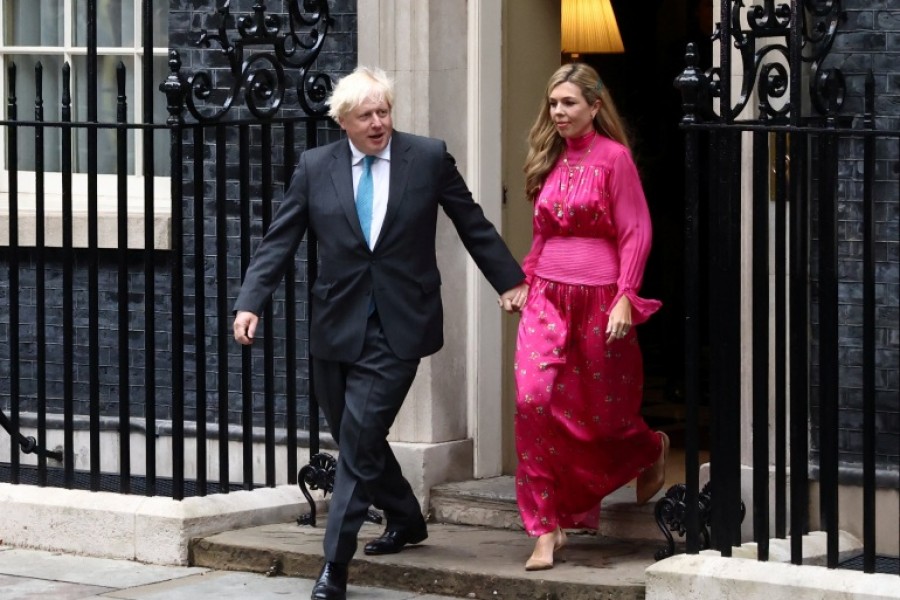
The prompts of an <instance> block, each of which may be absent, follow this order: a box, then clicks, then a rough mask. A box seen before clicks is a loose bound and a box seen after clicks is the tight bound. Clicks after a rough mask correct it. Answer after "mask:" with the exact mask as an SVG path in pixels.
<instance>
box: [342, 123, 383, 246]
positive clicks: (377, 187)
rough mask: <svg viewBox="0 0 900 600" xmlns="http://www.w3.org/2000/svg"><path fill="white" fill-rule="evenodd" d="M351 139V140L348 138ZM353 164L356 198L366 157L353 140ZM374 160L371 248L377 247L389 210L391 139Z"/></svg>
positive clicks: (354, 193) (351, 147)
mask: <svg viewBox="0 0 900 600" xmlns="http://www.w3.org/2000/svg"><path fill="white" fill-rule="evenodd" d="M348 141H349V140H348ZM350 154H351V158H350V160H351V164H352V166H353V198H356V190H357V189H358V188H359V178H360V177H362V173H363V159H364V158H365V157H366V155H365V154H363V153H362V152H361V151H360V150H359V149H358V148H357V147H356V146H354V145H353V142H350ZM375 156H376V159H375V161H374V162H372V184H373V185H372V188H373V192H374V193H373V196H372V231H371V232H370V235H369V248H374V247H375V242H377V241H378V236H379V234H380V233H381V226H382V225H384V215H385V213H386V212H387V202H388V191H389V187H390V186H389V183H390V179H391V140H388V143H387V146H385V148H384V150H382V151H381V152H379V153H378V154H376V155H375Z"/></svg>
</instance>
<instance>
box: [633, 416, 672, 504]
mask: <svg viewBox="0 0 900 600" xmlns="http://www.w3.org/2000/svg"><path fill="white" fill-rule="evenodd" d="M656 433H657V435H659V437H660V440H662V450H661V451H660V453H659V458H657V459H656V462H655V463H653V466H652V467H650V468H649V469H647V470H646V471H644V472H643V473H641V474H640V475H639V476H638V480H637V489H636V490H635V491H636V495H637V504H638V506H641V505H643V504H647V502H649V501H650V498H652V497H653V496H655V495H656V493H657V492H658V491H659V490H661V489H662V486H663V485H664V484H665V483H666V458H667V457H668V455H669V436H668V435H666V434H665V433H663V432H662V431H657V432H656Z"/></svg>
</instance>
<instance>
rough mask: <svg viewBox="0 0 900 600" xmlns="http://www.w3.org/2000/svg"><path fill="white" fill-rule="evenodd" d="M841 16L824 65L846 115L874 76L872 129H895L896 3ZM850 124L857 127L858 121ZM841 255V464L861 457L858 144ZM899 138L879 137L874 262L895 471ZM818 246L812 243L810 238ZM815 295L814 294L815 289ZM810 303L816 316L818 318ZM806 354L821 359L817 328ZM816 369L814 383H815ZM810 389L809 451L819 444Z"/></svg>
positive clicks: (846, 148) (844, 180) (844, 193)
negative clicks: (840, 80)
mask: <svg viewBox="0 0 900 600" xmlns="http://www.w3.org/2000/svg"><path fill="white" fill-rule="evenodd" d="M844 8H845V11H846V17H847V18H846V22H844V23H842V24H841V26H840V27H839V33H838V36H837V39H836V40H835V43H834V47H833V49H832V51H831V53H830V55H829V58H828V59H827V61H826V63H825V67H832V66H833V67H838V68H840V69H841V70H842V71H843V73H844V76H845V77H846V82H847V99H846V104H845V108H844V111H843V112H844V114H846V115H854V116H855V115H861V114H863V111H864V98H863V93H864V89H865V88H864V86H865V76H866V74H867V73H868V71H869V70H871V71H872V73H873V74H874V77H875V93H876V99H875V114H876V116H877V118H876V127H877V128H878V129H880V130H894V131H897V130H898V129H900V6H898V5H897V2H896V1H895V0H845V2H844ZM855 124H856V125H857V126H861V123H860V122H859V119H858V118H857V119H855ZM839 152H840V157H841V162H840V175H839V177H840V180H839V185H838V202H839V205H838V232H839V233H838V235H839V244H838V260H839V275H840V284H839V291H838V294H839V305H840V306H839V311H840V319H841V321H840V322H841V326H840V333H839V335H840V372H839V377H840V391H839V401H840V406H841V410H840V432H839V446H840V457H841V461H842V463H846V464H847V465H849V466H853V465H858V464H860V463H861V462H862V419H863V414H862V369H861V366H862V280H863V262H862V253H863V245H862V240H863V225H862V214H863V207H862V196H863V182H862V173H863V164H862V142H861V140H860V139H858V138H857V139H848V140H844V141H842V142H841V145H840V149H839ZM898 159H900V150H898V142H897V137H896V136H894V137H892V138H887V137H884V138H880V139H879V140H878V143H877V161H876V168H875V188H874V196H875V205H874V214H875V237H876V244H875V260H876V269H875V271H876V275H875V276H876V292H875V293H876V328H877V329H876V336H875V337H876V373H875V385H876V389H877V393H876V409H877V414H876V430H877V432H878V433H877V438H876V452H877V455H878V462H879V464H880V465H883V466H885V467H888V468H891V469H892V470H893V471H895V472H896V469H897V465H898V462H900V456H898V454H900V401H898V398H900V372H898V365H900V331H898V323H900V312H898V306H900V284H898V281H900V276H898V275H900V241H898V240H900V231H898V222H900V204H898V203H900V190H898V186H900V172H898V168H900V166H898V162H900V161H898ZM814 244H815V242H814ZM814 296H815V294H814ZM815 311H816V307H815V306H814V307H813V311H812V313H811V314H812V316H813V319H814V320H815V319H817V316H816V313H815ZM813 334H814V335H813V343H812V348H811V350H812V353H811V357H812V359H813V362H814V363H815V364H817V363H818V356H817V352H818V343H817V335H816V331H815V327H814V331H813ZM816 378H817V372H816V370H815V369H814V370H813V384H814V385H815V384H816V383H817V381H816ZM815 403H816V397H815V388H814V389H813V407H812V413H813V414H812V416H813V427H812V430H813V436H812V444H813V450H814V452H813V457H814V459H816V452H815V450H816V449H817V448H818V442H817V435H818V428H817V426H816V418H817V415H818V411H817V407H816V405H815Z"/></svg>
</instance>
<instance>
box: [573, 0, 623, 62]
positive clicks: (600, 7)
mask: <svg viewBox="0 0 900 600" xmlns="http://www.w3.org/2000/svg"><path fill="white" fill-rule="evenodd" d="M561 45H562V51H563V52H564V53H568V54H571V55H572V57H573V58H574V57H577V56H578V55H579V54H589V53H602V54H615V53H621V52H625V45H624V44H623V43H622V36H621V35H620V34H619V26H618V25H617V24H616V15H615V14H614V13H613V9H612V5H611V4H610V0H562V44H561Z"/></svg>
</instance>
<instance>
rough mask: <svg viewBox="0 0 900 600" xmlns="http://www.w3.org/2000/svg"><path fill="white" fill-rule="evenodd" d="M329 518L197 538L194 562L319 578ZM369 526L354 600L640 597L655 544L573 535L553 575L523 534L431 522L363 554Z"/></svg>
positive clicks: (369, 528) (356, 562)
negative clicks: (423, 535)
mask: <svg viewBox="0 0 900 600" xmlns="http://www.w3.org/2000/svg"><path fill="white" fill-rule="evenodd" d="M323 526H324V521H322V520H321V519H320V521H319V524H318V527H310V526H299V525H296V524H294V523H285V524H279V525H265V526H260V527H252V528H248V529H241V530H236V531H229V532H225V533H220V534H216V535H212V536H209V537H205V538H202V539H197V540H194V541H193V542H192V543H191V564H192V565H194V566H202V567H208V568H211V569H221V570H235V571H250V572H257V573H267V574H269V575H271V576H292V577H304V578H314V577H316V576H317V575H318V573H319V569H320V568H321V566H322V536H323V533H324V532H323ZM381 531H382V527H381V526H379V525H372V524H368V523H367V524H365V525H364V526H363V530H362V532H361V533H360V538H359V539H360V548H359V551H358V552H357V554H356V557H355V558H354V559H353V561H352V562H351V564H350V586H351V587H350V589H349V590H348V598H356V599H357V600H361V598H363V596H360V595H359V594H360V593H361V591H360V590H354V586H374V587H382V588H387V589H392V590H402V591H405V592H415V593H418V594H439V595H444V596H454V597H458V598H475V599H492V600H507V599H508V600H512V599H516V600H530V599H534V600H538V599H541V600H546V599H547V598H565V599H566V600H589V599H590V600H595V599H597V598H603V599H604V600H641V599H643V598H644V592H645V581H646V580H645V575H644V571H645V569H646V568H647V567H648V566H650V565H651V564H653V562H654V561H653V552H654V550H655V549H656V545H655V544H648V543H643V542H637V541H620V540H611V539H607V538H603V537H599V536H596V535H585V534H579V533H577V532H576V533H572V534H570V535H569V543H568V544H567V546H566V547H565V548H564V549H562V550H560V551H559V552H557V554H556V565H555V566H554V568H553V569H550V570H548V571H532V572H529V571H525V569H524V563H525V560H526V559H527V558H528V557H529V555H530V554H531V550H532V548H533V547H534V542H533V540H532V539H530V538H529V537H528V536H526V535H525V534H524V533H522V532H521V531H511V530H509V529H494V528H486V527H471V526H465V525H446V524H440V523H429V525H428V533H429V537H428V539H427V540H426V541H425V542H424V543H423V544H420V545H416V546H409V547H407V548H405V549H404V550H403V552H400V553H399V554H392V555H387V556H365V555H364V554H363V552H362V545H363V544H364V543H365V542H366V541H367V540H370V539H373V538H375V537H378V536H379V535H380V534H381Z"/></svg>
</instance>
